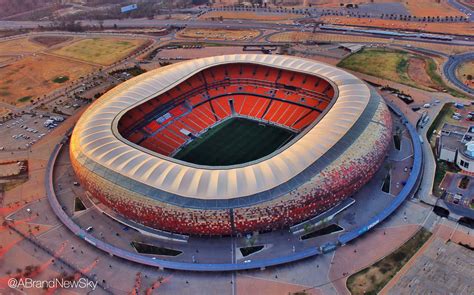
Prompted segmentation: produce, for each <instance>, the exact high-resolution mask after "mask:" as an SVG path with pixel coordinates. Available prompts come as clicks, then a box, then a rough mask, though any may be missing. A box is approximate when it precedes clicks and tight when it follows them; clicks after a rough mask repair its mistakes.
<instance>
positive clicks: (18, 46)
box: [0, 38, 45, 56]
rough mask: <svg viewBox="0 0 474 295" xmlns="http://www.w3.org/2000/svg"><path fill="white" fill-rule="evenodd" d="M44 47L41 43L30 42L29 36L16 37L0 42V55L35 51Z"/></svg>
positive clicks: (16, 54) (19, 54) (18, 54)
mask: <svg viewBox="0 0 474 295" xmlns="http://www.w3.org/2000/svg"><path fill="white" fill-rule="evenodd" d="M43 49H45V46H43V45H42V44H39V43H36V42H32V41H31V40H29V38H18V39H13V40H8V41H3V42H0V56H4V55H15V56H21V55H22V54H28V53H35V52H38V51H41V50H43Z"/></svg>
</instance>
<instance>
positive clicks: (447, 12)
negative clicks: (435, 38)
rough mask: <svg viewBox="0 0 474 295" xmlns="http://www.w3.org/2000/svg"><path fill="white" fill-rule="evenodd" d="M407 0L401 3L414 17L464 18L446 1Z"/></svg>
mask: <svg viewBox="0 0 474 295" xmlns="http://www.w3.org/2000/svg"><path fill="white" fill-rule="evenodd" d="M437 2H438V1H433V0H409V1H403V3H404V4H405V6H406V8H407V9H408V11H410V13H411V14H412V15H416V16H465V15H464V14H463V13H461V12H460V11H459V10H457V9H455V8H454V7H452V6H451V5H449V3H448V1H447V0H441V1H439V3H437Z"/></svg>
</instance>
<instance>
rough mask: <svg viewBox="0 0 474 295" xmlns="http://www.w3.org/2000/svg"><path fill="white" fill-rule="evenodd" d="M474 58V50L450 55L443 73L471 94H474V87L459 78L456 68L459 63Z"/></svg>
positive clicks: (458, 86)
mask: <svg viewBox="0 0 474 295" xmlns="http://www.w3.org/2000/svg"><path fill="white" fill-rule="evenodd" d="M472 60H474V52H468V53H464V54H458V55H452V56H450V57H449V59H448V61H447V62H446V63H445V64H444V67H443V73H444V75H445V77H446V78H447V79H448V80H449V81H450V82H451V83H453V84H454V85H455V86H456V87H457V88H459V89H461V90H463V91H464V92H467V93H469V94H471V95H474V89H472V88H470V87H468V86H467V85H466V84H464V83H463V82H462V81H461V80H459V78H458V76H457V75H456V69H457V68H458V66H459V65H461V64H462V63H464V62H467V61H472Z"/></svg>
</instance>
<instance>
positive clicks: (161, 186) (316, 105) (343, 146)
mask: <svg viewBox="0 0 474 295" xmlns="http://www.w3.org/2000/svg"><path fill="white" fill-rule="evenodd" d="M391 137H392V118H391V114H390V111H389V110H388V108H387V106H386V104H385V103H384V101H383V100H382V99H381V97H380V96H379V95H378V94H377V93H376V92H375V91H374V90H373V89H371V88H370V87H369V86H368V85H367V84H365V83H364V82H363V81H361V80H360V79H358V78H356V77H355V76H353V75H352V74H349V73H347V72H345V71H343V70H341V69H339V68H336V67H333V66H330V65H327V64H323V63H319V62H316V61H312V60H307V59H301V58H296V57H289V56H274V55H260V54H256V55H254V54H249V55H226V56H217V57H211V58H203V59H195V60H191V61H186V62H181V63H178V64H174V65H170V66H166V67H163V68H159V69H157V70H154V71H150V72H147V73H145V74H142V75H140V76H138V77H136V78H133V79H131V80H129V81H127V82H125V83H123V84H121V85H120V86H118V87H116V88H114V89H113V90H111V91H109V92H108V93H106V94H105V95H104V96H102V97H101V98H100V99H98V100H97V101H96V102H94V104H92V105H91V106H90V107H89V109H87V111H85V112H84V114H83V115H82V117H81V118H80V120H79V121H78V122H77V124H76V126H75V128H74V131H73V134H72V137H71V145H70V157H71V162H72V165H73V168H74V171H75V173H76V174H77V176H78V177H79V179H80V181H81V184H82V185H83V186H84V187H85V189H86V190H87V191H88V192H89V194H90V196H92V197H93V198H95V199H97V200H99V201H100V202H102V203H103V204H104V205H105V206H107V207H109V208H110V209H112V210H114V211H115V212H116V213H118V214H119V215H121V216H122V217H124V218H126V219H129V220H132V221H134V222H138V223H141V224H143V225H146V226H149V227H152V228H155V229H159V230H164V231H169V232H174V233H181V234H191V235H236V234H245V233H249V232H254V231H270V230H275V229H281V228H287V227H289V226H292V225H294V224H298V223H301V222H303V221H305V220H308V219H310V218H312V217H314V216H316V215H318V214H320V213H322V212H324V211H326V210H328V209H330V208H332V207H334V206H336V205H338V204H339V203H340V202H342V201H344V200H345V199H346V198H348V197H350V196H352V195H353V194H354V193H355V192H356V191H358V190H359V189H360V188H361V187H363V186H364V185H365V184H366V183H367V182H368V181H369V180H370V179H371V178H372V176H373V175H374V174H375V172H376V171H377V170H378V169H379V168H380V166H381V165H382V163H383V161H384V159H385V156H386V153H387V151H388V149H389V146H390V143H391Z"/></svg>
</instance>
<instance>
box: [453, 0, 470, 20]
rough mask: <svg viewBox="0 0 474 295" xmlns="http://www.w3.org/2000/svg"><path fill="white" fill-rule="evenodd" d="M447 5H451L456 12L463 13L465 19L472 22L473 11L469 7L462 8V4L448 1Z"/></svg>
mask: <svg viewBox="0 0 474 295" xmlns="http://www.w3.org/2000/svg"><path fill="white" fill-rule="evenodd" d="M448 3H449V5H451V6H452V7H454V8H456V9H457V10H459V11H460V12H462V13H464V14H466V15H467V17H468V18H469V21H471V22H472V21H474V11H473V10H472V9H470V8H469V7H467V6H464V5H463V4H461V3H459V2H458V1H456V0H448Z"/></svg>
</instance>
